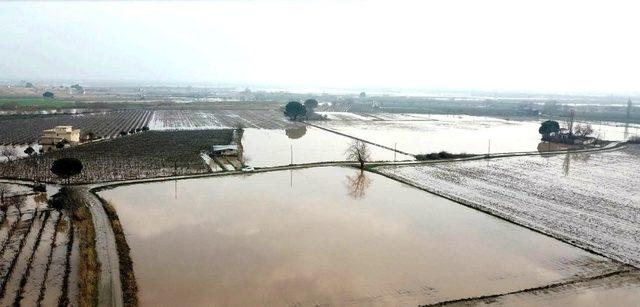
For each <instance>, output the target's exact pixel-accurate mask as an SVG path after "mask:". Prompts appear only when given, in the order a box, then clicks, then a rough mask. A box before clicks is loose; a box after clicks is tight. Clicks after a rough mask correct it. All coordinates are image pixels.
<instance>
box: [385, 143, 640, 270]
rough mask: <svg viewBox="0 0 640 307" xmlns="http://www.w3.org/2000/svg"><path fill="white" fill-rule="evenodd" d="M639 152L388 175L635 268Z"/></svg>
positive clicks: (639, 258) (444, 166)
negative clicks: (632, 265)
mask: <svg viewBox="0 0 640 307" xmlns="http://www.w3.org/2000/svg"><path fill="white" fill-rule="evenodd" d="M638 165H640V146H638V145H630V146H628V147H627V148H625V149H622V150H618V151H612V152H602V153H591V154H586V153H580V154H578V153H574V154H566V155H552V156H548V157H544V156H527V157H516V158H502V159H495V160H486V161H467V162H455V163H440V164H433V165H428V166H426V165H425V166H419V167H408V166H405V167H383V168H382V169H381V170H382V171H383V172H384V173H387V174H389V175H391V176H395V177H399V178H400V179H403V180H406V181H409V182H412V183H414V184H416V185H418V186H421V187H423V188H425V189H427V190H429V191H432V192H435V193H437V194H440V195H444V196H447V197H450V198H452V199H456V200H458V201H460V202H462V203H465V204H468V205H470V206H472V207H476V208H480V209H482V210H483V211H488V212H491V213H492V214H495V215H497V216H500V217H503V218H505V219H508V220H511V221H514V222H517V223H519V224H522V225H526V226H528V227H531V228H535V229H537V230H539V231H542V232H544V233H548V234H550V235H552V236H554V237H557V238H560V239H563V240H565V241H570V242H574V243H575V244H577V245H580V246H582V247H585V248H588V249H590V250H594V251H597V252H599V253H601V254H604V255H608V256H610V257H612V258H615V259H617V260H620V261H623V262H626V263H630V264H634V265H638V264H640V236H638V234H639V233H640V226H638V225H640V206H639V204H640V193H639V192H638V186H640V177H638V176H637V170H638Z"/></svg>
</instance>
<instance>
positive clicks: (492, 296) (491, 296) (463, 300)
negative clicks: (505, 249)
mask: <svg viewBox="0 0 640 307" xmlns="http://www.w3.org/2000/svg"><path fill="white" fill-rule="evenodd" d="M635 271H637V270H635V269H625V270H617V271H614V272H609V273H605V274H600V275H596V276H591V277H583V278H577V279H574V280H568V281H561V282H557V283H552V284H548V285H544V286H540V287H534V288H527V289H522V290H516V291H511V292H506V293H499V294H489V295H481V296H475V297H466V298H460V299H454V300H448V301H442V302H437V303H433V304H426V305H420V306H421V307H432V306H447V305H451V304H458V303H467V302H472V301H479V300H491V299H496V298H499V297H502V296H507V295H512V294H519V293H527V292H533V291H540V290H552V289H554V288H559V287H562V286H568V285H573V284H577V283H581V282H589V281H594V280H598V279H604V278H608V277H612V276H616V275H621V274H625V273H631V272H635Z"/></svg>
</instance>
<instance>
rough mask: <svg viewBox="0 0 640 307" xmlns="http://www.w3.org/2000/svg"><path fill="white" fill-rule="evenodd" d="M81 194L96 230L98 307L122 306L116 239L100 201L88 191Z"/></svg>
mask: <svg viewBox="0 0 640 307" xmlns="http://www.w3.org/2000/svg"><path fill="white" fill-rule="evenodd" d="M83 194H84V196H85V198H86V199H87V201H88V202H89V204H90V206H89V209H90V210H91V216H92V218H93V225H94V227H95V229H96V251H97V253H98V260H99V261H100V282H99V283H98V293H99V298H98V305H99V306H112V307H120V306H122V287H121V285H120V265H119V263H118V250H117V248H116V239H115V237H114V235H113V230H112V229H111V224H110V223H109V218H108V217H107V214H106V213H105V212H104V209H103V208H102V203H101V202H100V200H98V199H97V198H96V197H95V196H94V195H93V194H92V193H91V192H89V190H88V189H83Z"/></svg>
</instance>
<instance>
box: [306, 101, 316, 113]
mask: <svg viewBox="0 0 640 307" xmlns="http://www.w3.org/2000/svg"><path fill="white" fill-rule="evenodd" d="M304 107H305V108H307V112H309V111H313V109H315V108H316V107H318V101H317V100H315V99H313V98H311V99H307V100H305V101H304Z"/></svg>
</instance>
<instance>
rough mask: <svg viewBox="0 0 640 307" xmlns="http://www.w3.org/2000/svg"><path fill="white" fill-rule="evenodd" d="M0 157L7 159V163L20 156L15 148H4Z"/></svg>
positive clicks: (0, 151) (0, 152)
mask: <svg viewBox="0 0 640 307" xmlns="http://www.w3.org/2000/svg"><path fill="white" fill-rule="evenodd" d="M0 155H2V156H3V157H5V158H6V159H7V161H11V160H12V159H13V158H16V157H17V156H18V151H17V150H16V149H15V148H13V147H4V148H2V150H0Z"/></svg>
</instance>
